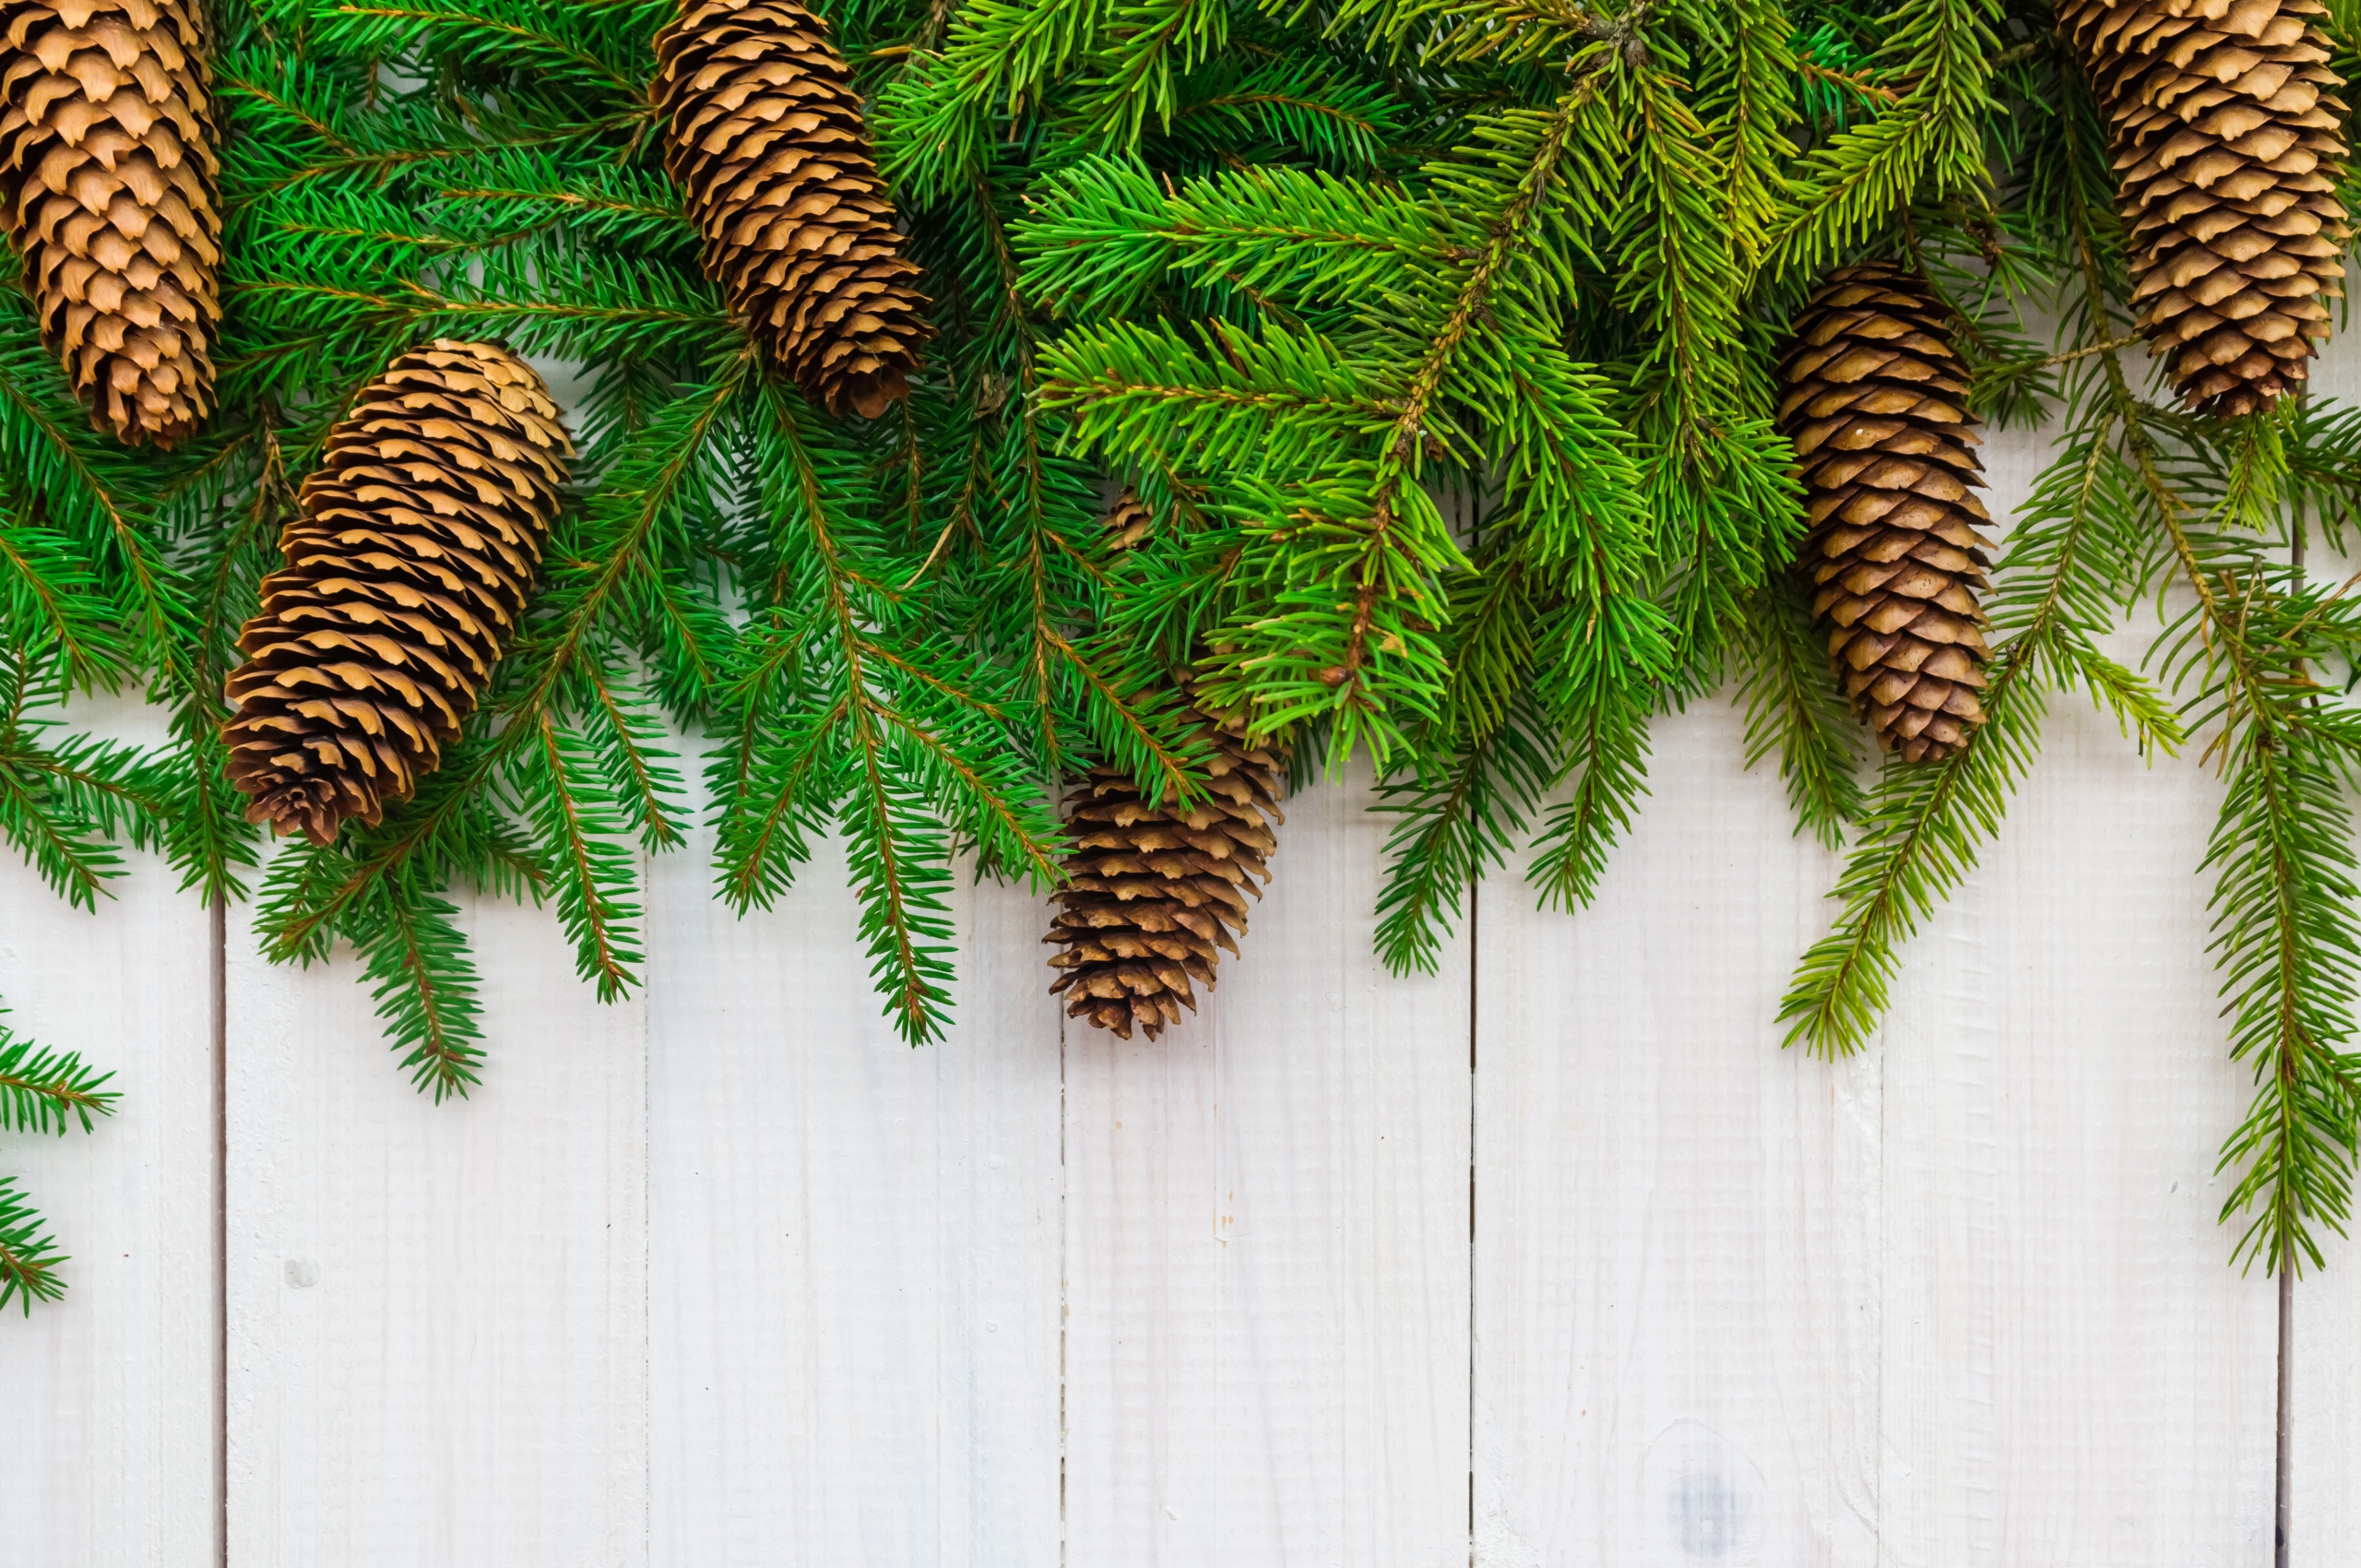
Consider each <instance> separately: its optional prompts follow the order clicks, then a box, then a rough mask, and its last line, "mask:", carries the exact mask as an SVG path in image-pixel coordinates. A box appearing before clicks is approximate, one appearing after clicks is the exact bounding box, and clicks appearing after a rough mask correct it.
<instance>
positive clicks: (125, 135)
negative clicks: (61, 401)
mask: <svg viewBox="0 0 2361 1568" xmlns="http://www.w3.org/2000/svg"><path fill="white" fill-rule="evenodd" d="M0 16H5V17H6V21H7V46H6V53H5V56H0V60H5V64H0V203H5V208H0V209H4V210H5V212H6V219H7V224H8V238H9V242H10V243H11V244H14V245H15V246H16V249H17V254H18V255H19V256H20V257H22V258H23V260H24V264H25V279H26V283H27V286H28V288H29V290H30V292H31V294H32V296H33V299H34V302H35V303H36V304H37V305H38V306H39V308H40V311H41V326H42V341H43V342H44V343H46V344H48V345H49V347H50V348H51V350H53V351H54V352H55V353H56V354H57V356H58V358H59V360H60V361H61V362H63V363H64V365H65V374H66V375H67V376H68V377H69V378H70V379H71V380H72V382H73V384H74V391H75V394H76V396H77V397H79V398H81V399H82V400H83V402H84V403H85V404H87V405H88V406H89V409H90V416H91V422H92V423H94V424H96V425H98V426H99V427H100V428H101V429H108V428H112V429H113V432H114V434H115V435H116V438H117V439H119V440H122V441H125V442H130V443H133V444H135V445H136V444H137V443H139V442H143V441H151V442H154V443H155V444H156V445H159V446H170V445H172V444H173V443H174V442H176V441H178V440H180V439H181V438H182V437H184V436H185V435H188V434H191V433H192V432H194V431H195V430H196V427H197V426H198V425H199V424H201V423H203V422H204V421H205V418H206V416H207V415H208V414H209V413H210V412H212V409H213V359H212V352H211V349H212V336H213V329H214V326H215V324H216V323H218V322H219V320H220V319H221V303H220V296H219V289H218V287H217V285H216V283H215V280H214V274H215V269H216V268H217V267H219V265H220V261H221V214H220V210H219V205H218V203H217V202H216V201H215V199H214V182H215V180H216V178H217V177H218V176H219V172H220V161H219V159H218V158H216V157H215V156H214V150H213V149H214V143H215V140H216V131H215V126H214V119H213V97H212V82H213V72H212V67H211V65H210V64H209V62H208V58H207V56H208V50H209V49H210V40H209V38H208V35H207V31H206V27H205V16H204V11H203V8H202V6H201V5H200V4H199V0H54V3H48V0H14V3H13V4H8V5H6V8H5V10H0Z"/></svg>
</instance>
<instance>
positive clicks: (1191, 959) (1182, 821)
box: [1042, 714, 1285, 1039]
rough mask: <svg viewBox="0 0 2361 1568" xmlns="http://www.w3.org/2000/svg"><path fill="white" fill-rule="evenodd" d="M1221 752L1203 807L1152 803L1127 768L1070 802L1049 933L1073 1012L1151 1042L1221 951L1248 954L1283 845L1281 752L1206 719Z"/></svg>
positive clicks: (1101, 770) (1100, 773)
mask: <svg viewBox="0 0 2361 1568" xmlns="http://www.w3.org/2000/svg"><path fill="white" fill-rule="evenodd" d="M1199 718H1200V719H1201V720H1202V722H1203V724H1204V729H1203V730H1202V731H1200V733H1202V734H1203V735H1204V737H1205V738H1206V739H1207V740H1209V741H1211V742H1212V743H1213V747H1214V757H1213V761H1212V766H1210V768H1209V769H1208V772H1209V774H1210V778H1209V780H1208V786H1209V787H1208V788H1207V790H1206V791H1205V793H1204V796H1203V797H1202V798H1201V799H1200V800H1199V801H1198V802H1197V803H1196V804H1194V805H1192V806H1185V807H1184V806H1181V805H1180V804H1179V803H1178V802H1173V801H1171V800H1169V799H1168V800H1167V801H1166V802H1165V803H1164V804H1163V805H1161V806H1151V805H1149V804H1148V803H1147V802H1146V801H1145V799H1143V798H1142V797H1141V794H1140V790H1139V786H1138V785H1137V784H1135V783H1134V782H1133V780H1132V778H1131V776H1130V775H1128V774H1126V773H1124V772H1123V771H1122V770H1121V768H1116V767H1108V766H1099V767H1095V768H1093V769H1091V771H1090V776H1089V777H1088V778H1086V779H1084V780H1083V781H1081V782H1080V783H1079V784H1077V785H1076V786H1075V787H1074V790H1073V791H1072V793H1071V794H1070V795H1069V797H1068V802H1067V808H1066V827H1067V829H1068V831H1070V832H1071V833H1072V834H1073V835H1074V853H1073V854H1072V855H1070V856H1069V857H1067V860H1066V884H1065V885H1064V886H1062V887H1061V888H1060V889H1059V890H1058V893H1057V900H1058V904H1059V906H1060V907H1059V909H1058V913H1057V918H1056V919H1055V920H1054V921H1052V922H1051V924H1050V934H1049V935H1048V936H1046V937H1044V938H1043V939H1042V940H1043V941H1045V942H1050V943H1053V944H1058V945H1060V946H1062V948H1063V949H1064V951H1063V952H1062V953H1059V954H1058V955H1057V956H1055V957H1052V958H1051V959H1050V967H1051V968H1059V969H1063V970H1064V971H1065V973H1064V974H1062V975H1061V976H1059V977H1058V980H1057V982H1056V983H1055V984H1054V985H1052V986H1050V992H1051V994H1053V995H1054V994H1056V993H1059V992H1067V993H1068V995H1067V1001H1066V1013H1067V1015H1068V1016H1072V1017H1076V1018H1087V1019H1089V1020H1090V1021H1091V1022H1092V1023H1094V1024H1096V1025H1097V1026H1098V1027H1099V1028H1102V1029H1112V1030H1114V1031H1115V1032H1116V1033H1117V1034H1119V1035H1121V1036H1122V1038H1123V1039H1131V1038H1132V1026H1133V1025H1134V1024H1136V1025H1138V1026H1139V1027H1140V1028H1141V1029H1142V1030H1144V1031H1145V1033H1146V1035H1147V1037H1148V1039H1156V1038H1157V1037H1158V1036H1160V1035H1161V1034H1163V1033H1164V1026H1165V1025H1167V1024H1177V1023H1179V1022H1180V1021H1181V1007H1183V1006H1186V1007H1188V1008H1189V1010H1190V1011H1191V1012H1194V1011H1196V1007H1197V997H1196V992H1195V990H1194V988H1193V986H1192V981H1203V982H1204V985H1205V988H1206V989H1207V990H1211V989H1212V988H1213V984H1214V966H1215V965H1216V964H1217V963H1219V962H1220V959H1221V955H1220V954H1218V953H1216V951H1215V949H1216V947H1223V948H1228V950H1229V951H1230V952H1231V953H1232V954H1236V953H1237V951H1238V944H1237V943H1236V942H1235V941H1234V940H1233V937H1234V936H1235V935H1236V934H1238V933H1242V932H1244V931H1245V930H1246V896H1247V895H1248V894H1249V893H1252V895H1254V897H1258V898H1259V897H1262V896H1263V890H1262V888H1260V887H1259V886H1257V885H1255V879H1256V878H1258V877H1259V878H1261V879H1262V880H1263V881H1264V882H1268V881H1269V880H1270V879H1271V873H1270V871H1269V869H1268V867H1267V865H1266V863H1265V862H1266V861H1268V860H1269V859H1270V856H1271V854H1272V852H1273V851H1274V850H1275V849H1277V848H1278V840H1277V839H1276V838H1275V837H1274V836H1273V834H1272V831H1271V829H1272V826H1273V825H1274V824H1275V823H1277V822H1281V821H1284V820H1285V818H1283V817H1282V816H1281V815H1280V813H1279V807H1278V756H1277V754H1275V753H1274V752H1272V751H1270V750H1267V749H1265V748H1262V747H1257V746H1250V745H1248V744H1247V743H1246V742H1244V741H1243V740H1242V739H1240V736H1239V734H1238V732H1237V730H1236V728H1235V727H1234V726H1232V725H1229V724H1223V723H1217V722H1216V721H1215V720H1214V719H1211V718H1209V717H1206V716H1204V715H1203V714H1200V715H1199Z"/></svg>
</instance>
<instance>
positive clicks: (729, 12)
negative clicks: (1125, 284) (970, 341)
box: [655, 0, 930, 419]
mask: <svg viewBox="0 0 2361 1568" xmlns="http://www.w3.org/2000/svg"><path fill="white" fill-rule="evenodd" d="M656 58H657V63H658V64H657V72H656V85H655V97H656V103H657V107H658V111H659V112H661V113H663V114H665V115H666V116H668V121H667V125H668V128H667V131H666V151H665V167H666V168H668V169H670V171H671V172H672V177H673V178H674V179H675V180H677V181H679V182H680V184H681V187H682V190H684V191H686V192H687V193H688V205H689V215H690V216H691V217H692V218H693V219H694V220H695V222H696V225H697V230H698V232H700V233H702V234H703V235H704V236H705V269H706V275H707V276H708V277H710V278H712V279H714V280H715V281H716V282H718V283H719V284H720V285H721V288H722V292H723V293H724V294H725V295H726V296H727V297H728V299H729V301H730V309H731V310H733V311H736V312H737V313H738V314H739V315H742V316H743V317H744V318H745V319H746V321H747V322H748V323H749V324H750V326H751V327H752V328H753V332H754V335H755V336H756V337H757V338H758V339H761V340H762V342H763V344H764V345H765V347H766V348H768V349H769V350H771V352H772V354H773V355H774V356H776V357H777V360H778V362H779V363H780V364H782V365H783V366H785V367H786V369H787V372H788V374H789V375H791V376H793V377H794V378H795V382H796V385H797V386H801V387H802V388H803V393H804V396H806V397H808V398H812V399H813V401H815V402H818V403H822V404H825V406H826V407H827V409H828V410H830V411H831V412H833V413H838V414H841V413H843V412H845V411H846V410H851V411H852V412H854V413H857V414H859V415H860V416H861V417H862V418H864V419H873V418H875V417H876V416H877V415H878V414H880V413H883V412H884V410H885V408H886V406H887V405H888V404H890V403H892V402H893V401H894V400H895V399H896V398H903V397H907V396H908V393H909V382H908V376H909V374H910V373H912V372H913V371H915V370H917V369H918V364H919V348H920V347H921V346H922V345H923V344H924V343H925V342H926V340H927V339H928V337H929V336H930V329H929V328H928V327H927V325H926V323H925V321H924V320H923V319H922V318H921V317H920V315H919V312H920V311H921V310H922V309H924V307H925V305H926V300H925V297H924V296H923V295H921V294H919V291H918V283H919V278H920V277H921V276H922V275H921V273H920V272H919V268H918V267H917V265H916V264H915V263H913V262H909V261H906V260H904V259H903V257H902V255H901V254H900V246H901V244H902V237H901V234H900V233H899V232H898V230H897V227H896V218H895V215H894V204H893V202H892V201H891V200H889V199H888V198H887V196H886V194H885V183H884V181H883V180H881V179H879V178H878V177H877V160H876V157H875V155H874V154H873V153H872V151H871V149H870V143H869V131H868V128H867V127H866V126H865V125H863V124H862V121H861V111H860V95H859V94H858V93H857V92H855V91H854V90H853V85H852V73H851V71H850V69H849V68H848V66H847V65H845V59H844V56H843V55H841V54H839V53H836V46H835V45H834V44H833V43H831V42H829V41H828V29H827V24H826V23H825V22H824V21H822V20H821V19H820V18H818V17H815V16H813V14H812V13H811V12H810V11H807V10H805V9H804V8H803V7H802V6H800V5H797V4H796V3H795V0H682V7H681V13H680V15H679V16H678V17H676V18H674V19H673V20H672V22H671V24H670V26H668V27H666V28H665V29H664V30H663V31H661V32H659V33H658V34H657V35H656Z"/></svg>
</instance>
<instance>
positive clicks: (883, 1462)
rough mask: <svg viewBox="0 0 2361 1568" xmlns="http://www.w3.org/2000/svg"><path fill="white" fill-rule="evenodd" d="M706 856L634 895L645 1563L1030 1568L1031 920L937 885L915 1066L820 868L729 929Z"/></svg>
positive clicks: (1047, 1444)
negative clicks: (931, 974)
mask: <svg viewBox="0 0 2361 1568" xmlns="http://www.w3.org/2000/svg"><path fill="white" fill-rule="evenodd" d="M709 849H710V845H709V844H697V845H693V846H692V848H691V849H690V850H689V851H688V852H687V853H686V854H684V855H681V856H675V857H670V858H669V859H667V860H666V861H661V862H659V864H658V870H657V872H656V873H655V885H654V889H653V892H654V903H653V908H654V909H656V910H657V911H658V919H657V922H656V923H657V930H658V938H657V942H656V944H655V946H654V948H653V950H652V951H651V954H650V963H651V968H652V971H653V973H654V974H655V975H656V976H657V980H656V983H655V984H654V985H653V986H652V987H651V988H650V990H649V993H648V1007H649V1066H650V1074H651V1088H650V1101H649V1113H650V1146H651V1152H650V1162H651V1175H650V1181H651V1185H652V1194H653V1208H654V1213H655V1215H656V1217H657V1220H656V1227H655V1232H654V1236H653V1239H652V1246H653V1264H652V1278H653V1283H654V1296H653V1324H652V1326H653V1347H654V1355H653V1364H652V1371H651V1376H652V1399H653V1421H654V1435H653V1443H652V1449H651V1452H652V1455H653V1461H654V1467H655V1470H654V1479H653V1507H654V1552H653V1558H654V1561H655V1562H657V1563H658V1564H664V1565H668V1568H726V1565H738V1564H744V1565H748V1568H754V1565H760V1568H793V1565H802V1564H809V1565H811V1568H836V1565H838V1564H845V1563H872V1564H879V1565H881V1568H883V1565H893V1568H899V1565H903V1564H909V1565H913V1568H915V1565H917V1564H920V1563H924V1564H940V1565H943V1568H954V1565H961V1568H1003V1565H1005V1568H1037V1565H1038V1568H1055V1565H1056V1564H1057V1563H1058V1562H1059V1496H1058V1492H1059V1473H1058V1460H1059V1426H1058V1422H1059V1412H1058V1395H1059V1380H1058V1348H1059V1313H1060V1298H1059V1249H1060V1243H1061V1236H1060V1231H1059V1212H1060V1211H1059V1203H1060V1192H1059V1188H1060V1172H1059V1152H1058V1151H1059V1124H1058V1117H1059V1082H1058V1044H1057V1039H1058V1036H1057V1017H1056V1013H1055V1011H1054V1009H1053V1007H1052V1004H1051V1001H1050V997H1049V995H1048V994H1047V989H1046V988H1047V983H1048V980H1049V970H1048V969H1047V968H1045V967H1043V965H1042V962H1041V957H1042V954H1043V952H1044V951H1045V950H1044V949H1043V948H1042V947H1041V946H1040V941H1039V929H1038V928H1039V925H1040V922H1041V921H1042V920H1043V919H1044V918H1045V916H1044V914H1043V906H1042V904H1041V903H1040V902H1039V901H1038V900H1036V899H1034V898H1032V897H1028V896H1026V894H1024V893H1023V892H1021V891H1016V890H1013V889H1008V888H1003V887H996V886H984V887H980V888H975V887H969V888H965V889H963V890H962V892H961V894H960V895H959V897H958V900H957V905H956V919H957V922H958V928H959V931H960V933H961V938H962V941H961V954H960V969H961V977H962V978H961V980H960V982H959V984H958V986H957V989H956V992H955V1025H954V1028H952V1030H951V1032H950V1034H949V1036H948V1038H947V1039H944V1040H943V1041H942V1042H941V1043H940V1044H935V1045H929V1046H922V1047H919V1048H917V1049H913V1048H911V1047H909V1046H908V1045H905V1044H903V1043H902V1042H901V1040H900V1039H898V1038H897V1037H896V1035H895V1033H894V1031H893V1029H892V1028H891V1027H890V1026H889V1024H888V1023H887V1021H886V1020H885V1018H884V1016H882V1015H881V1012H880V1009H879V1005H878V1001H877V997H876V993H875V992H874V991H873V990H872V987H871V984H870V980H869V974H868V966H867V963H866V960H865V958H864V957H863V956H862V955H861V952H860V946H859V944H858V940H857V937H856V934H855V925H856V921H857V911H856V909H855V906H854V903H853V899H852V896H851V895H850V893H849V892H848V890H847V889H846V886H845V880H844V879H845V872H844V866H843V860H842V855H841V852H840V851H839V850H838V849H836V847H835V846H833V845H831V846H829V847H827V848H826V849H825V850H824V851H823V852H822V853H821V855H820V856H819V857H818V858H817V861H816V863H814V864H813V865H811V866H809V867H807V868H805V870H804V871H803V872H802V873H801V876H800V877H799V879H798V881H797V885H796V886H795V887H794V888H793V889H792V890H791V891H790V892H789V894H788V895H787V896H786V897H784V898H783V899H782V900H781V901H780V903H779V905H778V907H777V909H776V910H775V911H773V912H770V913H766V914H754V915H751V916H749V917H748V918H746V919H745V920H743V921H740V920H737V919H735V918H733V917H732V916H731V914H730V911H729V910H728V909H724V908H723V907H721V906H720V905H719V904H718V903H717V902H715V901H714V899H713V898H712V897H711V895H710V891H709V889H710V885H711V876H710V872H709V870H708V863H709V862H708V858H707V855H706V851H708V850H709Z"/></svg>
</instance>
